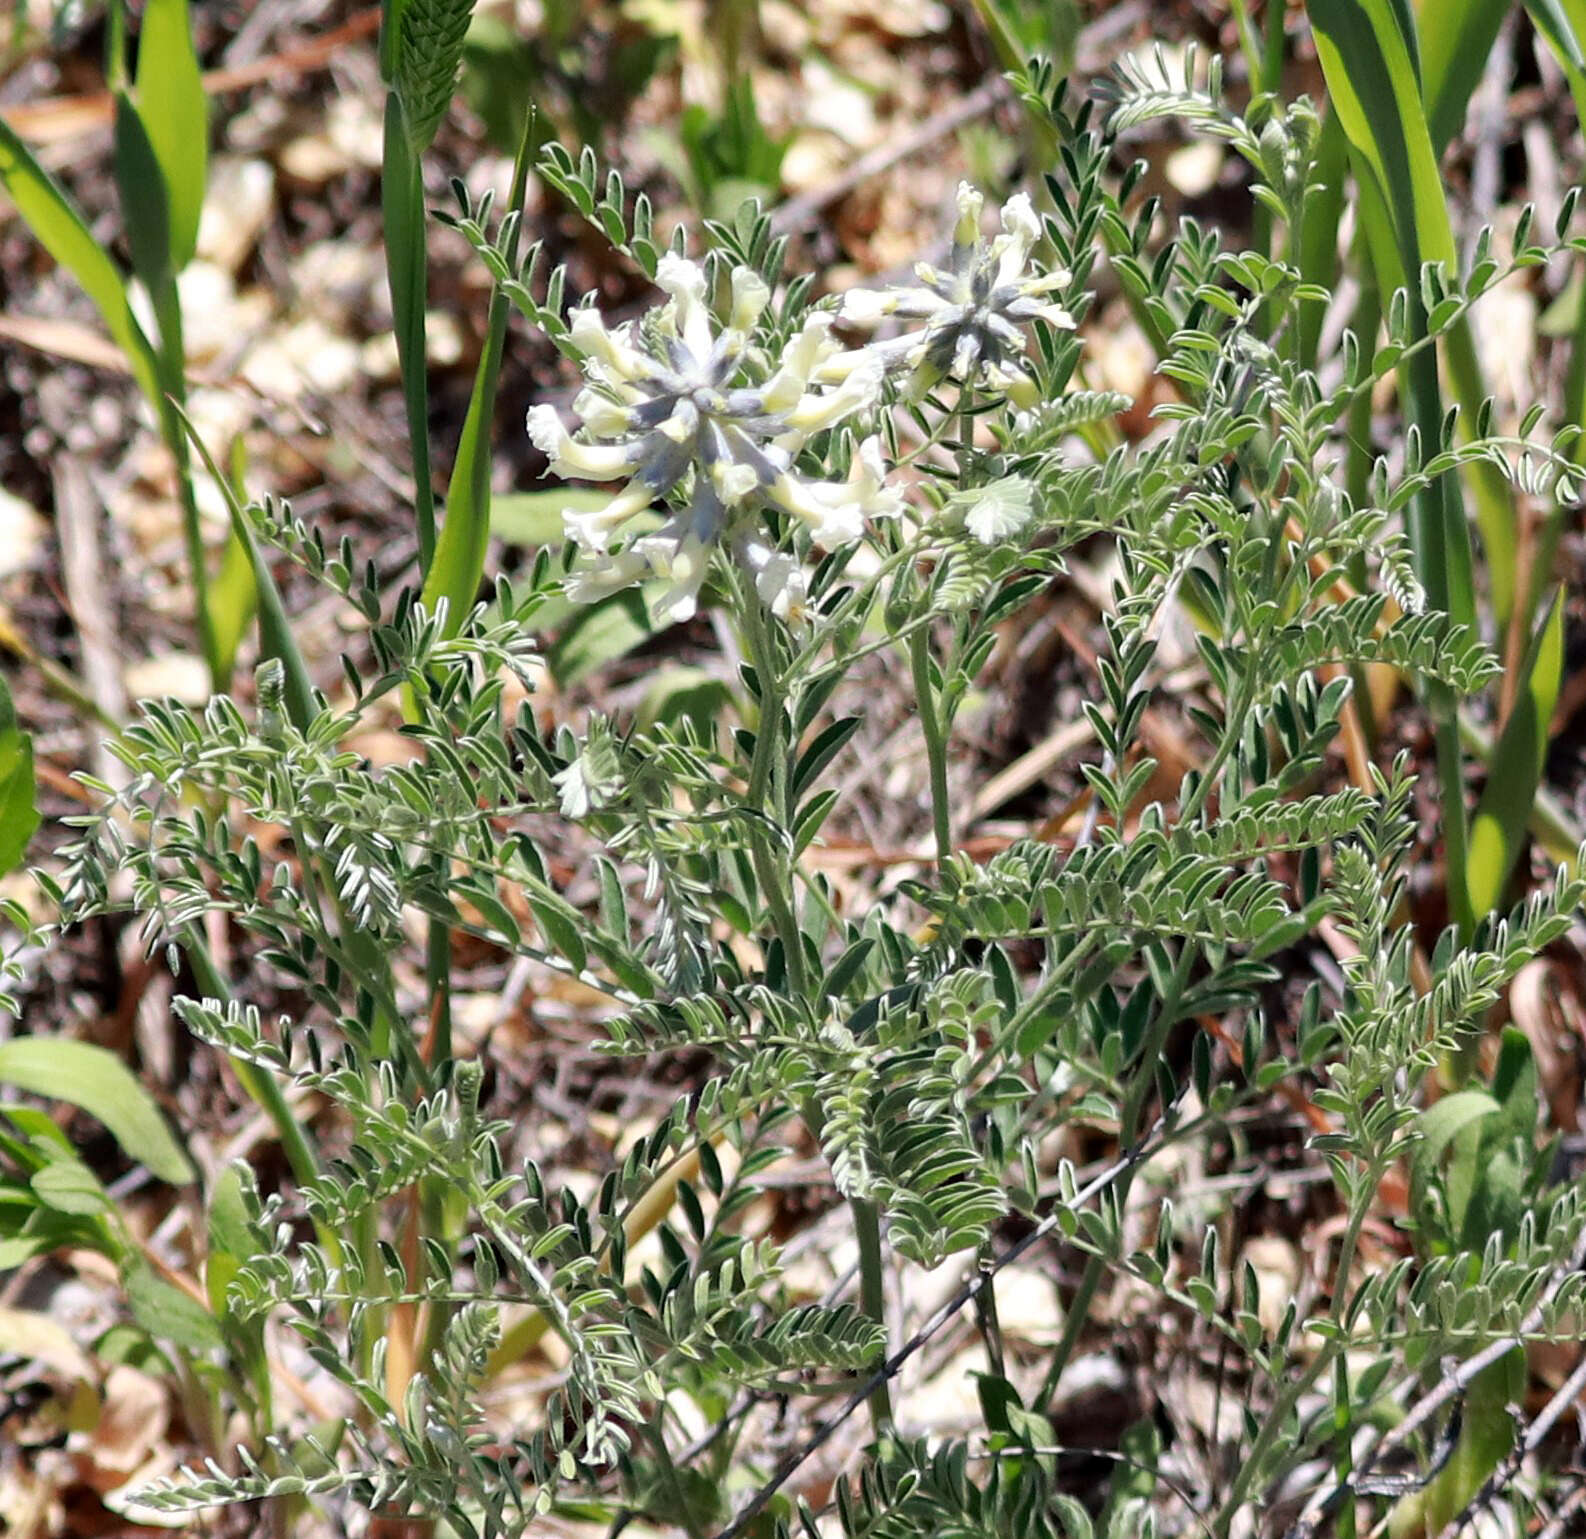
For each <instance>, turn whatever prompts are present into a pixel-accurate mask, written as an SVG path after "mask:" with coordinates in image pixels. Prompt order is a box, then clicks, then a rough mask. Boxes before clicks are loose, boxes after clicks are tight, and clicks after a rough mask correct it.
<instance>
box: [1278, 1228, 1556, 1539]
mask: <svg viewBox="0 0 1586 1539" xmlns="http://www.w3.org/2000/svg"><path fill="white" fill-rule="evenodd" d="M1583 1266H1586V1230H1583V1231H1582V1232H1581V1234H1580V1236H1579V1238H1578V1239H1577V1240H1576V1241H1575V1249H1574V1250H1573V1251H1571V1252H1570V1257H1569V1260H1568V1261H1566V1262H1565V1263H1564V1265H1563V1266H1561V1267H1559V1268H1558V1270H1557V1271H1555V1272H1554V1273H1553V1275H1552V1277H1551V1278H1549V1279H1548V1285H1547V1287H1546V1288H1545V1289H1544V1290H1543V1293H1542V1296H1541V1298H1539V1299H1538V1300H1537V1302H1536V1305H1535V1307H1534V1308H1533V1309H1532V1310H1531V1312H1530V1313H1529V1314H1528V1315H1527V1316H1526V1317H1525V1319H1524V1320H1522V1321H1521V1322H1520V1329H1519V1330H1517V1331H1516V1332H1515V1333H1514V1334H1513V1335H1512V1336H1505V1337H1502V1338H1501V1339H1500V1340H1498V1341H1494V1342H1492V1343H1490V1344H1489V1345H1488V1346H1485V1347H1483V1348H1482V1349H1481V1351H1479V1352H1478V1353H1476V1355H1475V1356H1474V1357H1468V1358H1466V1359H1465V1361H1464V1362H1462V1363H1458V1364H1456V1365H1455V1366H1454V1367H1453V1368H1451V1369H1450V1370H1449V1371H1448V1372H1446V1373H1445V1374H1444V1375H1443V1377H1442V1378H1441V1379H1439V1380H1438V1382H1437V1383H1436V1384H1434V1385H1433V1386H1432V1388H1431V1389H1430V1390H1428V1391H1427V1393H1426V1394H1424V1395H1423V1396H1422V1397H1421V1398H1420V1400H1418V1401H1417V1402H1416V1403H1415V1405H1414V1406H1412V1407H1411V1408H1410V1410H1409V1411H1408V1412H1407V1413H1406V1415H1405V1418H1404V1420H1403V1421H1401V1422H1400V1423H1399V1425H1398V1426H1397V1427H1395V1428H1394V1429H1393V1430H1392V1431H1391V1432H1390V1433H1388V1435H1387V1436H1386V1437H1384V1438H1383V1439H1382V1440H1381V1441H1380V1442H1378V1443H1376V1444H1375V1445H1374V1446H1373V1447H1372V1448H1371V1449H1369V1450H1368V1451H1367V1453H1366V1454H1365V1456H1364V1457H1363V1458H1362V1459H1361V1461H1360V1463H1359V1464H1358V1465H1357V1466H1356V1467H1355V1469H1354V1471H1353V1472H1352V1473H1351V1475H1350V1476H1349V1478H1348V1479H1347V1480H1344V1481H1341V1482H1340V1483H1339V1484H1338V1485H1336V1486H1334V1487H1333V1488H1332V1489H1331V1490H1330V1491H1329V1492H1328V1493H1327V1494H1326V1495H1325V1496H1324V1497H1322V1498H1321V1499H1320V1500H1319V1501H1318V1502H1316V1503H1315V1505H1314V1506H1313V1507H1312V1508H1311V1510H1310V1511H1309V1512H1307V1513H1305V1514H1304V1515H1302V1516H1301V1518H1300V1520H1299V1521H1298V1522H1297V1523H1296V1524H1295V1525H1294V1526H1293V1527H1292V1528H1291V1529H1290V1530H1289V1531H1288V1534H1287V1535H1286V1536H1285V1539H1311V1536H1312V1535H1313V1534H1315V1532H1316V1525H1317V1523H1318V1522H1319V1521H1320V1520H1321V1518H1323V1517H1324V1516H1325V1515H1326V1514H1327V1513H1329V1512H1331V1511H1333V1509H1334V1508H1336V1507H1337V1506H1338V1504H1339V1502H1341V1501H1343V1500H1344V1498H1345V1497H1347V1496H1348V1494H1349V1493H1350V1492H1351V1491H1359V1490H1361V1489H1363V1484H1364V1482H1365V1481H1366V1479H1367V1477H1368V1476H1369V1475H1370V1473H1371V1471H1372V1470H1373V1469H1374V1468H1375V1467H1376V1466H1377V1465H1378V1464H1380V1463H1381V1462H1382V1460H1384V1459H1385V1458H1387V1457H1388V1455H1389V1454H1391V1453H1393V1452H1395V1451H1396V1450H1398V1449H1400V1448H1402V1447H1404V1445H1405V1444H1406V1443H1407V1442H1409V1440H1410V1438H1411V1437H1413V1436H1414V1435H1415V1433H1416V1432H1418V1431H1419V1430H1420V1429H1421V1428H1422V1427H1423V1426H1425V1424H1426V1423H1427V1422H1428V1421H1430V1420H1431V1418H1432V1417H1433V1416H1434V1415H1436V1414H1437V1412H1438V1411H1439V1410H1441V1409H1442V1407H1443V1406H1445V1405H1447V1404H1448V1402H1449V1401H1450V1400H1454V1399H1457V1398H1462V1397H1463V1396H1464V1394H1465V1391H1466V1390H1467V1389H1469V1388H1470V1386H1471V1384H1472V1383H1473V1382H1474V1381H1475V1380H1476V1379H1477V1378H1478V1377H1479V1376H1480V1375H1481V1374H1482V1373H1483V1372H1485V1371H1486V1370H1487V1369H1488V1368H1490V1367H1491V1366H1492V1365H1493V1364H1494V1363H1496V1362H1497V1361H1498V1360H1499V1359H1500V1358H1502V1357H1504V1356H1506V1355H1507V1354H1508V1353H1510V1352H1512V1351H1513V1350H1514V1349H1515V1348H1516V1347H1519V1346H1524V1344H1525V1339H1526V1337H1528V1336H1530V1335H1533V1334H1534V1333H1535V1332H1536V1331H1538V1330H1540V1329H1541V1327H1542V1323H1543V1321H1544V1320H1545V1319H1546V1318H1547V1311H1548V1309H1549V1308H1550V1307H1551V1305H1552V1303H1553V1301H1554V1299H1556V1298H1557V1297H1558V1296H1559V1294H1560V1293H1561V1292H1562V1291H1563V1289H1564V1285H1565V1284H1566V1283H1567V1282H1568V1281H1569V1280H1570V1278H1572V1277H1574V1276H1576V1275H1577V1274H1578V1273H1579V1272H1580V1270H1581V1268H1582V1267H1583Z"/></svg>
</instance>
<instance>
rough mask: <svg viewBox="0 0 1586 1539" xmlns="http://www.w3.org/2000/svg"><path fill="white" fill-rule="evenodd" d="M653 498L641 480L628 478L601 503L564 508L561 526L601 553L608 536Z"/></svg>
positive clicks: (591, 549)
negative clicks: (599, 506) (628, 479)
mask: <svg viewBox="0 0 1586 1539" xmlns="http://www.w3.org/2000/svg"><path fill="white" fill-rule="evenodd" d="M654 500H655V491H654V489H653V488H652V487H649V486H646V485H645V484H644V482H642V481H631V482H629V483H628V485H627V486H625V487H624V488H623V489H622V491H620V492H618V493H617V495H616V496H615V497H613V498H612V499H611V501H610V502H608V503H607V504H606V505H605V506H604V507H601V508H594V509H584V508H565V509H564V510H563V512H562V527H563V528H564V529H566V531H567V537H568V538H569V539H570V540H572V541H574V542H575V543H576V544H578V545H580V546H581V547H582V548H583V549H585V550H588V551H595V552H597V553H604V551H605V549H606V547H607V546H608V545H610V544H611V536H612V535H613V534H614V533H615V532H616V531H617V530H618V529H619V528H620V527H621V526H622V525H623V524H625V523H627V521H628V520H629V519H630V518H632V517H633V515H634V514H635V513H642V512H643V511H644V510H645V509H646V508H647V507H649V506H650V504H651V503H652V502H653V501H654Z"/></svg>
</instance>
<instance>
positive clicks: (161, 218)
mask: <svg viewBox="0 0 1586 1539" xmlns="http://www.w3.org/2000/svg"><path fill="white" fill-rule="evenodd" d="M115 166H116V191H117V193H118V194H119V196H120V198H121V221H122V223H123V224H124V225H125V226H126V231H127V246H128V248H129V249H130V250H131V252H132V270H133V271H134V272H135V273H136V274H137V275H138V277H139V278H141V279H142V280H143V286H144V287H145V288H146V289H148V290H149V291H150V293H157V292H158V291H159V290H160V289H161V288H163V287H164V286H165V285H166V284H167V283H169V282H170V280H171V276H172V273H173V271H174V269H173V267H172V264H171V214H170V203H169V200H168V198H167V196H166V191H165V175H164V172H163V171H162V170H161V168H160V163H159V160H158V159H157V158H156V156H155V153H154V145H153V144H152V143H151V142H150V140H149V134H148V128H147V126H146V125H145V124H144V121H143V119H142V118H141V117H140V116H139V115H138V109H137V108H136V107H134V106H133V105H132V98H131V97H130V96H128V95H127V93H126V92H125V91H118V92H117V93H116V118H115Z"/></svg>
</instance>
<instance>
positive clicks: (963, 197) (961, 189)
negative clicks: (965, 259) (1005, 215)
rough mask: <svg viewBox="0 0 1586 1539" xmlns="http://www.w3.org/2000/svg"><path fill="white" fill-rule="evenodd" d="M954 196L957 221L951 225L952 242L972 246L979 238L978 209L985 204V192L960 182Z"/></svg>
mask: <svg viewBox="0 0 1586 1539" xmlns="http://www.w3.org/2000/svg"><path fill="white" fill-rule="evenodd" d="M955 196H956V198H957V202H958V223H957V224H956V225H954V226H953V244H954V245H955V246H973V245H974V244H975V242H976V241H977V240H979V239H980V211H981V210H982V209H983V208H984V207H985V206H986V197H985V194H984V193H983V192H981V190H980V189H979V188H978V187H974V186H971V185H970V183H968V182H960V183H959V184H958V191H957V193H956V195H955Z"/></svg>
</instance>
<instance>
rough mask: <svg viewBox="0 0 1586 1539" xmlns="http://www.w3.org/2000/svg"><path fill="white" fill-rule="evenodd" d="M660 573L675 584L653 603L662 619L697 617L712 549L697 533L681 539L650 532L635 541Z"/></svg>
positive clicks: (655, 612)
mask: <svg viewBox="0 0 1586 1539" xmlns="http://www.w3.org/2000/svg"><path fill="white" fill-rule="evenodd" d="M634 549H635V550H636V551H638V552H639V553H640V554H641V555H642V556H643V557H644V559H645V560H646V561H648V562H649V564H650V570H651V571H653V572H654V573H655V575H656V576H657V577H660V578H663V579H664V580H666V581H667V582H669V583H670V584H671V586H670V587H669V588H668V589H667V590H666V592H665V593H663V594H662V595H661V597H660V598H658V599H657V600H656V601H655V603H654V605H653V606H652V612H653V613H654V615H655V618H656V619H658V620H666V621H669V622H671V623H672V624H674V625H675V624H678V623H680V622H681V621H683V620H688V619H691V618H692V617H693V614H694V611H695V610H696V609H697V608H698V607H699V589H700V584H701V583H703V582H704V581H705V574H706V573H707V572H708V571H709V570H710V551H709V549H708V548H707V547H706V545H705V543H704V541H702V540H701V539H700V537H699V536H698V535H697V534H692V533H690V534H686V535H684V536H683V538H682V539H681V540H678V539H676V538H668V537H667V536H665V535H660V534H654V535H649V536H647V537H646V538H644V539H642V540H638V541H636V542H635V544H634Z"/></svg>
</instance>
